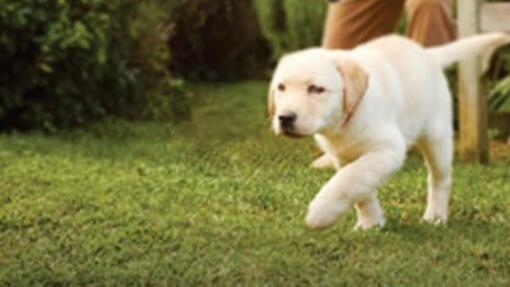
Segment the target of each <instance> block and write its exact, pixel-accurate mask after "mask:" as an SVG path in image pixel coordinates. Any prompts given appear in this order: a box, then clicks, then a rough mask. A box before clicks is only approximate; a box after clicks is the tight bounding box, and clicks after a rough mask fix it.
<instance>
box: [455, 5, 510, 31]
mask: <svg viewBox="0 0 510 287" xmlns="http://www.w3.org/2000/svg"><path fill="white" fill-rule="evenodd" d="M464 1H465V0H464ZM464 1H463V2H464ZM462 5H464V4H462ZM480 31H482V32H505V31H506V32H510V2H492V3H485V4H483V5H482V8H481V14H480Z"/></svg>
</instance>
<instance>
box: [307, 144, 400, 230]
mask: <svg viewBox="0 0 510 287" xmlns="http://www.w3.org/2000/svg"><path fill="white" fill-rule="evenodd" d="M404 158H405V148H404V147H403V146H402V147H399V148H395V147H392V148H387V149H379V150H377V151H372V152H369V153H367V154H364V155H362V156H361V157H359V158H358V159H357V160H355V161H354V162H352V163H350V164H348V165H346V166H345V167H343V168H342V169H340V170H339V171H338V172H337V173H336V174H335V175H334V176H333V177H332V178H331V179H330V180H329V181H328V182H327V183H326V184H325V185H324V186H323V187H322V188H321V190H320V191H319V193H318V194H317V195H316V196H315V198H314V199H313V200H312V202H311V203H310V205H309V207H308V214H307V216H306V223H307V225H308V226H309V227H310V228H311V229H321V228H326V227H329V226H330V225H332V224H333V223H335V222H336V221H337V220H338V218H340V217H341V216H342V215H344V214H345V213H346V212H347V211H348V210H349V208H350V207H351V206H352V205H353V204H355V203H358V202H363V201H366V200H371V199H373V198H374V197H375V194H374V193H375V191H376V188H377V187H378V186H379V185H380V184H381V183H382V182H383V181H384V180H385V179H386V178H387V177H388V176H389V175H391V173H393V172H394V171H395V170H397V169H398V168H399V167H400V166H401V165H402V163H403V161H404ZM371 204H372V205H371V206H370V207H373V204H374V202H371ZM371 211H373V210H371ZM363 216H365V217H364V218H363V220H364V221H367V222H375V223H376V224H379V223H380V222H383V221H384V218H369V217H370V216H377V217H382V212H381V213H379V212H366V213H364V214H363Z"/></svg>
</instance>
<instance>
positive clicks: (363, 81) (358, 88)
mask: <svg viewBox="0 0 510 287" xmlns="http://www.w3.org/2000/svg"><path fill="white" fill-rule="evenodd" d="M335 63H336V65H337V69H338V71H339V72H340V75H341V76H342V79H343V84H344V95H343V96H344V97H343V109H344V112H345V113H346V115H347V118H346V121H348V120H349V119H350V118H351V117H352V115H353V114H354V111H355V110H356V108H357V107H358V105H359V103H360V102H361V100H362V99H363V96H364V95H365V93H366V91H367V88H368V79H369V77H368V74H367V73H366V72H365V70H363V68H362V67H361V66H360V65H359V64H358V63H356V61H354V60H352V59H349V58H347V57H341V58H337V59H335Z"/></svg>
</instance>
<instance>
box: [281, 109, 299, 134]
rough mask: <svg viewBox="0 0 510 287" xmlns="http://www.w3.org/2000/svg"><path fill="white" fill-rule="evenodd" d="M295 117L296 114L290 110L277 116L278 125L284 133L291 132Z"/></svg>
mask: <svg viewBox="0 0 510 287" xmlns="http://www.w3.org/2000/svg"><path fill="white" fill-rule="evenodd" d="M296 119H297V114H296V113H292V112H287V113H284V114H281V115H279V116H278V121H279V123H280V127H281V128H282V130H283V131H284V132H285V133H292V131H293V130H294V124H295V123H296Z"/></svg>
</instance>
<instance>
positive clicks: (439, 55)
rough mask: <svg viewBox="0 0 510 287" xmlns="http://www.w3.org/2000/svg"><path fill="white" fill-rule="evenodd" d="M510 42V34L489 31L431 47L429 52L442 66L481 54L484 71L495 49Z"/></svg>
mask: <svg viewBox="0 0 510 287" xmlns="http://www.w3.org/2000/svg"><path fill="white" fill-rule="evenodd" d="M507 43H510V35H509V34H505V33H489V34H482V35H476V36H471V37H467V38H463V39H460V40H458V41H455V42H453V43H450V44H446V45H443V46H439V47H435V48H429V49H427V52H428V53H429V54H430V55H431V56H432V57H433V58H435V59H436V60H437V61H438V63H439V64H440V65H441V66H442V67H447V66H449V65H451V64H453V63H455V62H458V61H461V60H464V59H468V58H472V57H476V56H481V60H482V71H485V70H486V69H487V67H488V65H489V61H490V58H491V56H492V54H493V53H494V51H495V50H496V49H497V48H499V47H501V46H503V45H505V44H507Z"/></svg>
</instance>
